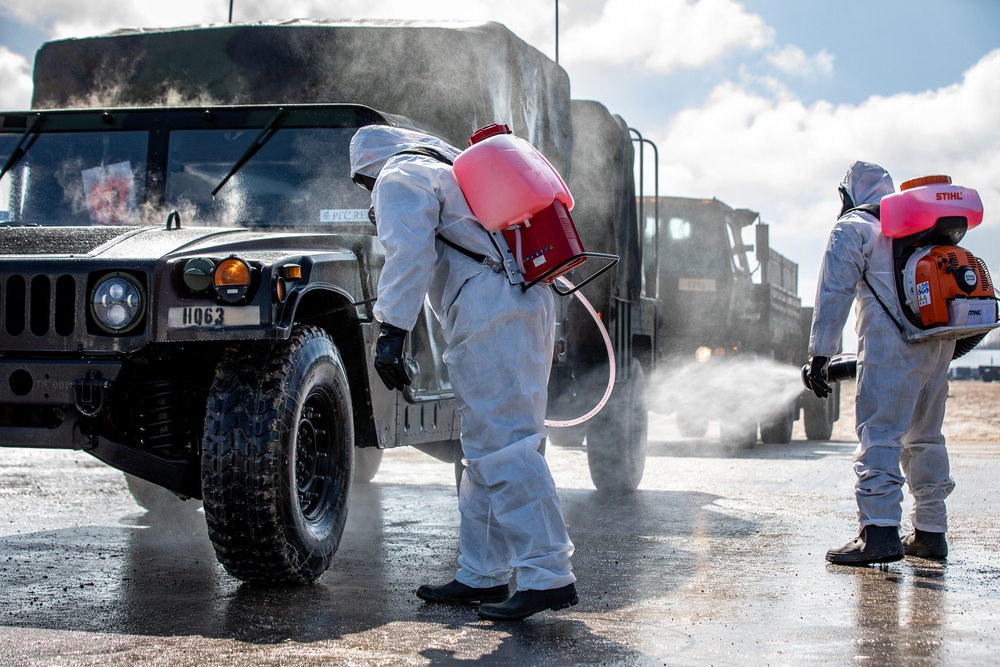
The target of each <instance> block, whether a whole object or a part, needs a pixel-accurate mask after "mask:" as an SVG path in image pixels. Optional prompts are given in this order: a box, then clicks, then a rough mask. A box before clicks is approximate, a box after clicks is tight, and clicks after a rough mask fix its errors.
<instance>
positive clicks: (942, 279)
mask: <svg viewBox="0 0 1000 667" xmlns="http://www.w3.org/2000/svg"><path fill="white" fill-rule="evenodd" d="M903 285H904V290H905V292H906V296H907V299H906V302H907V305H908V306H909V307H910V309H911V310H912V311H913V312H914V314H916V313H917V312H918V311H919V315H920V320H921V321H922V322H923V325H924V326H925V327H932V326H942V325H949V324H954V323H953V322H951V319H952V318H951V312H950V311H949V304H950V303H952V302H953V301H954V300H955V299H967V300H969V301H980V300H987V301H989V302H990V303H991V304H995V301H994V292H993V282H992V281H991V280H990V274H989V271H988V270H987V268H986V264H985V263H984V262H983V261H982V260H980V259H979V258H978V257H976V256H975V255H973V254H972V253H971V252H969V251H968V250H966V249H965V248H961V247H959V246H946V245H939V246H931V247H929V248H922V249H920V250H918V251H917V252H915V253H914V254H913V256H911V257H910V259H909V261H907V263H906V268H905V269H904V271H903ZM914 306H916V308H915V307H914ZM993 312H995V310H994V311H993ZM994 320H995V315H994Z"/></svg>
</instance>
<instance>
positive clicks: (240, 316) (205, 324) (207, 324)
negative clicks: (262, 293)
mask: <svg viewBox="0 0 1000 667" xmlns="http://www.w3.org/2000/svg"><path fill="white" fill-rule="evenodd" d="M167 324H168V326H169V327H170V328H171V329H197V328H203V329H221V328H222V327H233V326H247V325H258V324H260V310H259V309H258V308H254V307H239V308H237V307H232V306H180V307H174V308H171V309H170V312H169V314H168V317H167Z"/></svg>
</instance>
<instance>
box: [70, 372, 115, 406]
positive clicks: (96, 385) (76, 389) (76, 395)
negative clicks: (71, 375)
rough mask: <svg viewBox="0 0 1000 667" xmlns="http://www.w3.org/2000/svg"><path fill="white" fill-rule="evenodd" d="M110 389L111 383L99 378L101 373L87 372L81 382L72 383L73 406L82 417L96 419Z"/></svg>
mask: <svg viewBox="0 0 1000 667" xmlns="http://www.w3.org/2000/svg"><path fill="white" fill-rule="evenodd" d="M109 389H111V381H110V380H105V379H103V378H101V372H100V371H96V372H91V371H87V376H86V377H85V378H83V379H82V380H74V381H73V405H75V406H76V409H77V410H79V411H80V414H82V415H83V416H84V417H96V416H97V415H98V414H99V413H100V412H101V409H102V408H104V402H105V399H106V398H107V392H108V390H109Z"/></svg>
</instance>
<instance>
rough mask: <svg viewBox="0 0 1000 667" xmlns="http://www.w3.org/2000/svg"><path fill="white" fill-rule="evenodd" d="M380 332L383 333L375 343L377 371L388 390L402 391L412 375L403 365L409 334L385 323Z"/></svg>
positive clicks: (380, 327)
mask: <svg viewBox="0 0 1000 667" xmlns="http://www.w3.org/2000/svg"><path fill="white" fill-rule="evenodd" d="M379 331H380V332H381V333H379V336H378V341H376V343H375V370H376V371H378V376H379V377H380V378H382V382H383V383H385V386H386V388H387V389H399V390H400V391H402V390H403V387H405V386H406V385H408V384H410V375H409V373H407V372H406V365H405V364H404V363H403V344H404V343H405V342H406V334H408V333H409V332H408V331H407V330H406V329H400V328H399V327H394V326H392V325H391V324H389V323H388V322H383V323H382V324H381V325H380V326H379Z"/></svg>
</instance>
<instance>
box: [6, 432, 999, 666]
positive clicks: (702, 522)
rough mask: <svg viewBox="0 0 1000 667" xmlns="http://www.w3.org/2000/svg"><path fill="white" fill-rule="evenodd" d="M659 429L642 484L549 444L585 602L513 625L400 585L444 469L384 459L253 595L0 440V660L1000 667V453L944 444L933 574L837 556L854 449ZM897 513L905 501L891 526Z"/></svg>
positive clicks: (416, 578) (202, 551) (197, 538)
mask: <svg viewBox="0 0 1000 667" xmlns="http://www.w3.org/2000/svg"><path fill="white" fill-rule="evenodd" d="M651 417H653V419H652V421H651V430H650V441H651V442H650V452H649V458H648V461H647V466H646V474H645V477H644V480H643V483H642V485H641V487H640V490H639V491H638V492H637V493H635V494H633V495H631V496H627V497H607V496H604V495H602V494H599V493H597V492H596V491H595V490H594V488H593V485H592V484H591V482H590V476H589V472H588V468H587V460H586V454H585V452H584V451H583V450H577V449H562V448H556V447H550V448H549V452H548V454H547V458H548V460H549V462H550V465H551V467H552V469H553V474H554V476H555V478H556V482H557V484H558V485H559V488H560V497H561V498H562V502H563V508H564V511H565V515H566V520H567V522H568V524H569V530H570V536H571V537H572V538H573V540H574V542H575V544H576V555H575V557H574V568H575V571H576V574H577V576H578V577H579V581H578V584H577V586H578V590H579V593H580V604H579V605H578V606H576V607H573V608H571V609H569V610H565V611H562V612H544V613H541V614H538V615H536V616H533V617H531V618H529V619H528V620H526V621H524V622H522V623H501V624H496V623H492V622H488V621H481V620H479V619H478V617H477V616H476V613H475V609H474V608H472V607H466V608H455V607H444V606H432V605H426V604H424V603H422V602H421V601H419V600H418V599H417V598H416V597H415V596H414V595H413V591H414V590H415V589H416V587H417V586H418V585H420V584H422V583H426V582H444V581H447V580H449V579H450V578H451V577H452V575H453V573H454V567H455V558H456V545H457V537H458V512H457V500H456V495H455V489H454V479H453V476H452V475H453V472H452V469H451V467H450V466H449V465H447V464H442V463H440V462H438V461H436V460H434V459H432V458H430V457H428V456H425V455H423V454H420V453H419V452H416V451H412V450H405V451H394V452H390V453H388V454H387V455H386V457H385V459H384V461H383V464H382V468H381V470H380V472H379V474H378V475H377V476H376V477H375V481H374V482H373V483H372V484H370V485H365V486H358V487H356V489H355V494H354V497H353V498H352V501H351V509H350V515H349V520H348V528H347V532H346V534H345V539H344V543H343V545H342V547H341V549H340V551H339V552H338V554H337V556H336V558H335V560H334V565H333V568H332V569H331V570H330V571H329V572H327V573H326V574H325V575H324V576H322V577H321V578H320V579H319V580H318V582H316V583H315V584H313V585H311V586H307V587H304V588H294V589H276V590H269V589H260V588H255V587H252V586H248V585H245V584H241V583H240V582H239V581H237V580H235V579H233V578H232V577H230V576H229V575H227V574H226V573H225V571H224V570H223V569H222V567H221V566H220V565H219V564H218V563H217V562H216V560H215V556H214V553H213V551H212V548H211V546H210V544H209V541H208V537H207V533H206V530H205V526H204V519H203V515H202V514H201V513H200V512H197V511H195V510H194V509H193V508H191V507H187V508H186V509H185V511H180V512H177V513H174V514H173V515H172V516H169V517H167V516H158V515H153V514H149V513H146V512H144V511H143V510H141V509H140V508H139V507H138V506H137V505H136V504H135V503H134V501H133V500H132V498H131V496H130V495H129V494H128V491H127V490H126V488H125V484H124V481H123V479H122V476H121V474H120V473H117V472H116V471H114V470H112V469H111V468H108V467H106V466H104V465H103V464H101V463H99V462H97V461H96V460H94V459H91V458H90V457H88V456H87V455H85V454H82V453H75V452H47V451H39V450H12V449H0V511H2V514H0V516H2V517H3V518H2V520H0V665H4V666H6V665H46V666H58V665H133V664H135V665H170V667H181V666H185V665H199V666H208V665H235V666H240V665H248V666H249V665H283V666H293V665H318V664H329V665H453V664H458V663H466V662H473V661H479V662H482V663H484V664H502V665H802V664H833V665H908V666H920V665H962V666H963V667H966V666H969V665H995V664H998V663H1000V500H998V497H997V493H996V491H997V485H996V471H997V469H998V468H1000V444H989V443H966V444H963V443H956V442H952V443H950V444H951V450H952V472H953V476H954V477H955V478H956V480H957V481H958V487H957V489H956V491H955V493H954V494H953V495H952V497H951V499H950V502H949V509H950V512H951V523H952V526H951V531H950V535H949V538H950V547H951V554H952V555H951V558H950V559H949V560H948V562H947V564H944V565H942V564H939V563H935V562H932V561H926V560H920V559H912V558H908V559H906V560H905V561H903V562H900V563H894V564H891V565H888V566H886V567H885V568H884V569H878V568H847V567H838V566H832V565H828V564H827V563H826V562H825V561H824V559H823V555H824V553H825V551H826V549H827V548H829V547H832V546H838V545H840V544H842V543H844V542H846V541H847V540H848V539H850V538H851V537H853V533H854V530H855V524H854V503H853V497H852V473H851V465H850V457H851V453H852V451H853V447H854V443H853V442H851V441H848V440H841V441H833V442H826V443H814V442H808V441H805V440H804V439H803V436H802V433H801V425H800V424H797V425H796V432H795V433H796V436H795V440H794V441H793V442H792V444H790V445H760V444H758V445H757V446H756V447H755V448H754V449H752V450H747V451H741V452H733V451H730V450H727V449H726V448H724V447H722V446H721V445H719V444H718V442H717V440H715V439H714V438H712V437H711V435H712V433H711V431H710V433H709V437H707V438H705V439H703V440H693V439H684V438H680V437H679V436H677V434H676V431H675V430H674V428H673V419H672V418H659V417H656V416H655V415H652V416H651ZM906 511H907V508H904V514H905V512H906Z"/></svg>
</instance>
